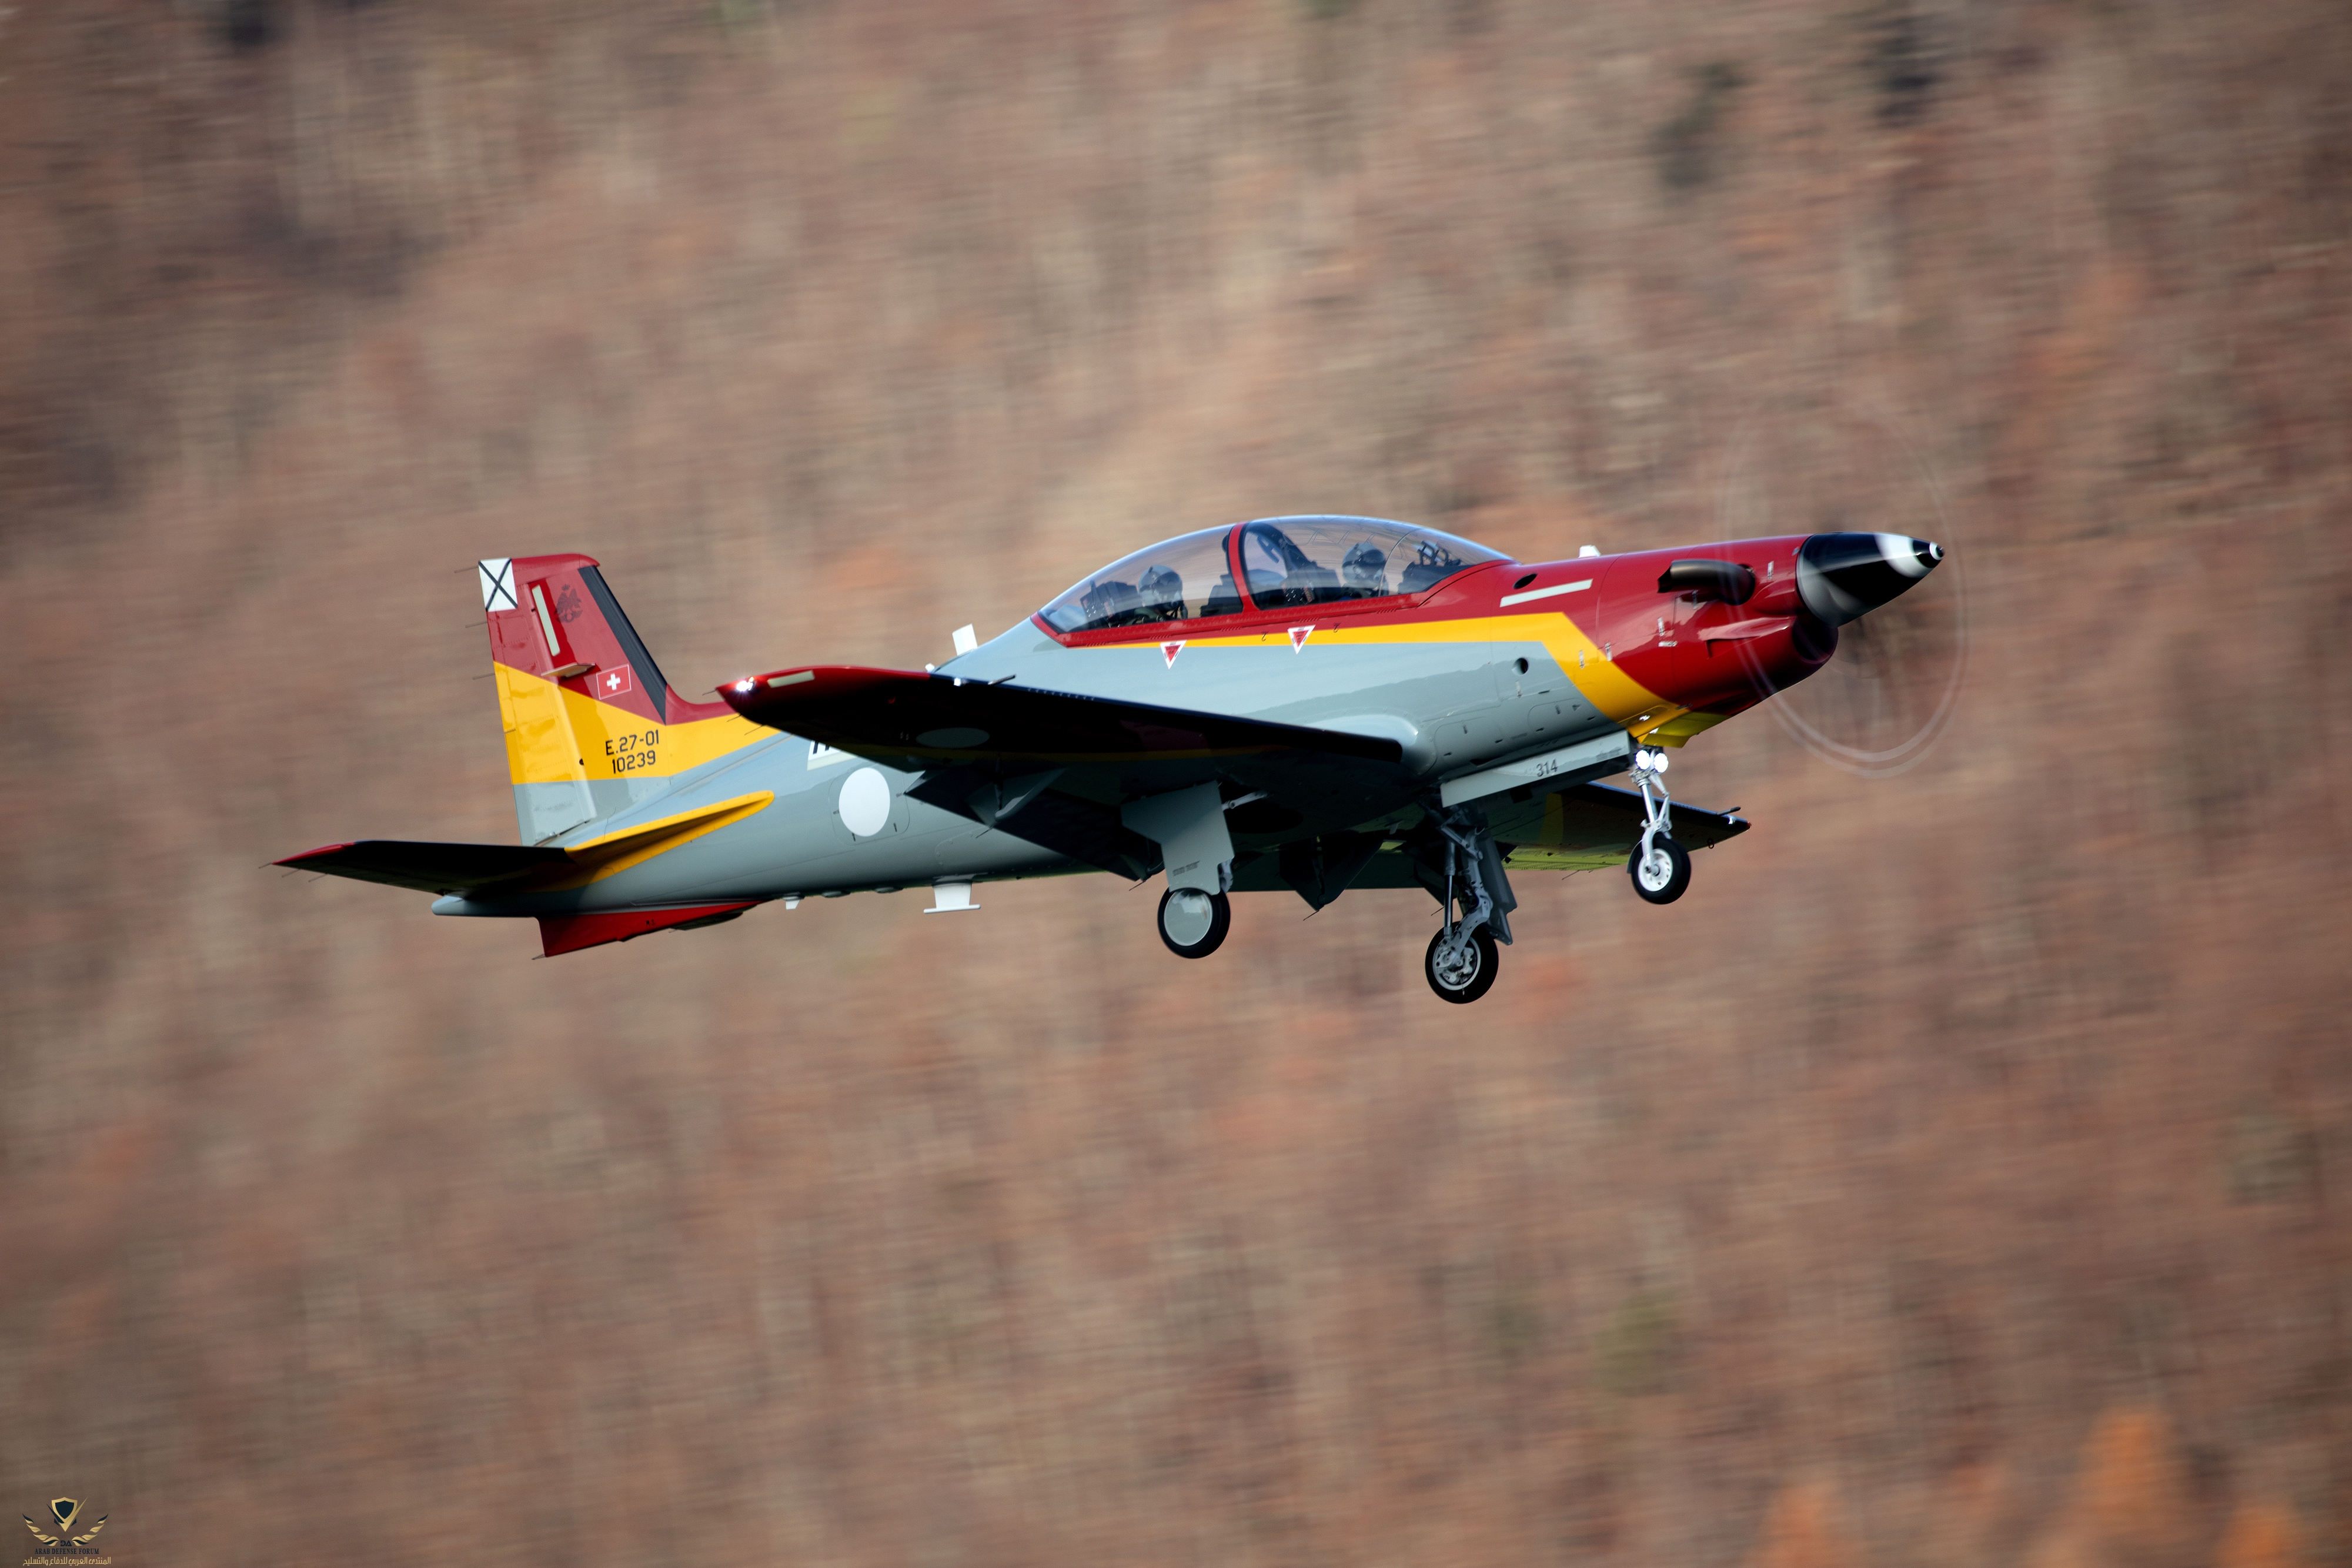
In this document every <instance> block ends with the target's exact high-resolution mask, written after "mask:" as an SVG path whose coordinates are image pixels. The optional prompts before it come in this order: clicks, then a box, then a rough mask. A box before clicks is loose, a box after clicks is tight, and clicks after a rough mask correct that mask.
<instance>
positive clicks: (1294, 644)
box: [1290, 626, 1315, 653]
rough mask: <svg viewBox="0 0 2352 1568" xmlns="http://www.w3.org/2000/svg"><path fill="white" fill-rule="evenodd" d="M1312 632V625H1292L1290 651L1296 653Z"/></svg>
mask: <svg viewBox="0 0 2352 1568" xmlns="http://www.w3.org/2000/svg"><path fill="white" fill-rule="evenodd" d="M1314 632H1315V628H1314V627H1312V626H1293V627H1292V628H1291V629H1290V651H1291V652H1292V653H1297V652H1298V651H1299V650H1300V649H1301V648H1304V647H1305V646H1307V638H1308V637H1310V636H1312V635H1313V634H1314Z"/></svg>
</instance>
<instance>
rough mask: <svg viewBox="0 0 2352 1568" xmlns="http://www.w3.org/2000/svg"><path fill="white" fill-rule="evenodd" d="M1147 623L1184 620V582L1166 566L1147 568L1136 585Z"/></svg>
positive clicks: (1143, 616) (1143, 617)
mask: <svg viewBox="0 0 2352 1568" xmlns="http://www.w3.org/2000/svg"><path fill="white" fill-rule="evenodd" d="M1136 591H1137V593H1138V596H1139V598H1140V599H1141V600H1142V601H1143V603H1142V610H1143V615H1142V619H1143V620H1145V621H1181V620H1183V619H1184V580H1183V579H1182V578H1181V577H1179V576H1178V575H1177V574H1176V573H1175V572H1174V571H1172V570H1170V569H1169V568H1167V567H1164V566H1147V567H1145V568H1144V569H1143V580H1142V581H1141V582H1139V583H1138V584H1137V585H1136Z"/></svg>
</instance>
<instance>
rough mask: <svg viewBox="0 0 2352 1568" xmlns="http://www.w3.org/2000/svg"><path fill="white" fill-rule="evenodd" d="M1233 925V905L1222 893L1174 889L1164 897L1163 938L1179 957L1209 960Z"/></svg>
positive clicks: (1164, 894)
mask: <svg viewBox="0 0 2352 1568" xmlns="http://www.w3.org/2000/svg"><path fill="white" fill-rule="evenodd" d="M1233 924H1234V909H1233V905H1232V904H1228V903H1227V902H1226V901H1225V895H1224V894H1222V893H1202V892H1201V891H1199V890H1198V889H1196V888H1190V887H1171V888H1170V889H1169V890H1168V891H1167V892H1165V893H1163V894H1160V940H1161V941H1162V942H1165V943H1167V944H1168V950H1169V951H1170V952H1171V953H1173V954H1175V955H1176V956H1178V957H1179V958H1205V957H1207V956H1209V955H1210V954H1212V953H1213V952H1215V951H1216V950H1217V946H1218V945H1219V944H1220V943H1222V942H1223V941H1224V939H1225V933H1226V932H1227V931H1229V930H1231V929H1232V928H1233Z"/></svg>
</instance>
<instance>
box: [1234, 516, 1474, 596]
mask: <svg viewBox="0 0 2352 1568" xmlns="http://www.w3.org/2000/svg"><path fill="white" fill-rule="evenodd" d="M1502 559H1506V558H1505V557H1503V556H1501V555H1498V554H1497V553H1496V552H1495V551H1493V550H1490V549H1486V547H1485V546H1484V545H1475V544H1472V543H1471V542H1470V541H1469V540H1468V539H1458V538H1454V536H1453V535H1452V534H1441V533H1439V532H1438V531H1437V530H1436V529H1434V528H1415V527H1413V526H1412V524H1410V523H1388V522H1382V521H1381V520H1380V519H1379V518H1377V517H1268V518H1266V519H1265V520H1264V521H1261V522H1255V523H1244V524H1243V525H1242V575H1243V577H1244V580H1246V581H1247V582H1248V584H1249V591H1250V598H1251V600H1252V601H1255V603H1256V604H1257V606H1258V607H1259V608H1260V609H1273V608H1275V607H1277V606H1282V607H1290V606H1301V605H1308V604H1332V603H1337V602H1339V601H1344V600H1350V599H1384V598H1387V597H1389V596H1390V595H1391V594H1411V593H1425V592H1427V591H1429V590H1431V589H1433V588H1434V587H1436V586H1437V585H1438V584H1439V583H1441V582H1443V581H1444V580H1446V579H1447V578H1449V577H1452V576H1453V575H1454V573H1455V572H1457V571H1462V570H1467V569H1468V568H1470V567H1474V566H1480V565H1483V564H1485V563H1486V562H1487V561H1490V560H1502Z"/></svg>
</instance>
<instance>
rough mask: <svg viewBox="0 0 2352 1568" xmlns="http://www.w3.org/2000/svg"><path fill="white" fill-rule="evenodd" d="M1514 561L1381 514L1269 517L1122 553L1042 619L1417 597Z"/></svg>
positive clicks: (1163, 617) (1079, 620) (1070, 626)
mask: <svg viewBox="0 0 2352 1568" xmlns="http://www.w3.org/2000/svg"><path fill="white" fill-rule="evenodd" d="M1506 559H1509V558H1508V557H1507V556H1505V555H1502V554H1501V553H1499V552H1498V551H1496V550H1490V549H1487V548H1486V546H1484V545H1477V544H1473V543H1471V542H1470V541H1469V540H1468V539H1462V538H1454V536H1453V535H1452V534H1443V533H1439V532H1438V531H1437V530H1436V529H1435V528H1416V527H1414V526H1413V525H1412V524H1411V523H1392V522H1386V521H1383V520H1382V519H1381V518H1379V517H1261V518H1259V519H1258V520H1257V521H1255V522H1249V523H1237V524H1234V525H1232V526H1231V527H1227V528H1202V530H1201V531H1200V532H1198V533H1191V534H1180V535H1178V536H1177V537H1176V538H1172V539H1162V540H1161V541H1160V543H1158V544H1156V545H1152V546H1150V548H1149V549H1139V550H1137V551H1136V552H1135V553H1134V554H1133V555H1130V556H1125V557H1122V558H1121V559H1118V560H1115V561H1113V562H1111V564H1110V565H1108V566H1107V567H1105V568H1103V569H1102V570H1100V571H1097V572H1096V573H1095V574H1094V575H1093V576H1091V577H1088V578H1087V579H1086V580H1083V581H1081V582H1079V583H1078V584H1076V586H1075V587H1073V588H1071V589H1070V590H1069V591H1067V592H1066V593H1064V594H1062V595H1061V596H1060V597H1059V598H1057V599H1055V601H1053V602H1052V603H1051V604H1048V605H1046V606H1045V609H1043V610H1041V611H1039V612H1037V618H1038V619H1039V620H1041V621H1043V622H1045V624H1046V625H1048V626H1050V627H1052V628H1053V629H1054V630H1055V631H1056V632H1063V633H1070V632H1102V631H1108V630H1111V629H1113V628H1116V627H1121V626H1157V625H1161V624H1164V623H1167V622H1177V621H1199V620H1204V619H1206V618H1208V617H1210V616H1214V615H1239V614H1242V613H1244V612H1248V611H1254V610H1291V609H1299V608H1303V607H1306V606H1308V605H1318V604H1339V603H1345V602H1349V601H1356V600H1362V599H1391V598H1399V597H1409V596H1412V595H1415V594H1422V593H1426V592H1428V591H1430V590H1431V589H1433V588H1435V587H1436V586H1437V585H1438V584H1439V583H1441V582H1443V581H1444V580H1446V579H1447V578H1449V577H1452V576H1454V574H1455V573H1456V572H1460V571H1466V570H1469V569H1470V568H1472V567H1474V566H1483V565H1485V564H1486V562H1488V561H1496V560H1506ZM1237 585H1238V586H1237Z"/></svg>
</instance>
